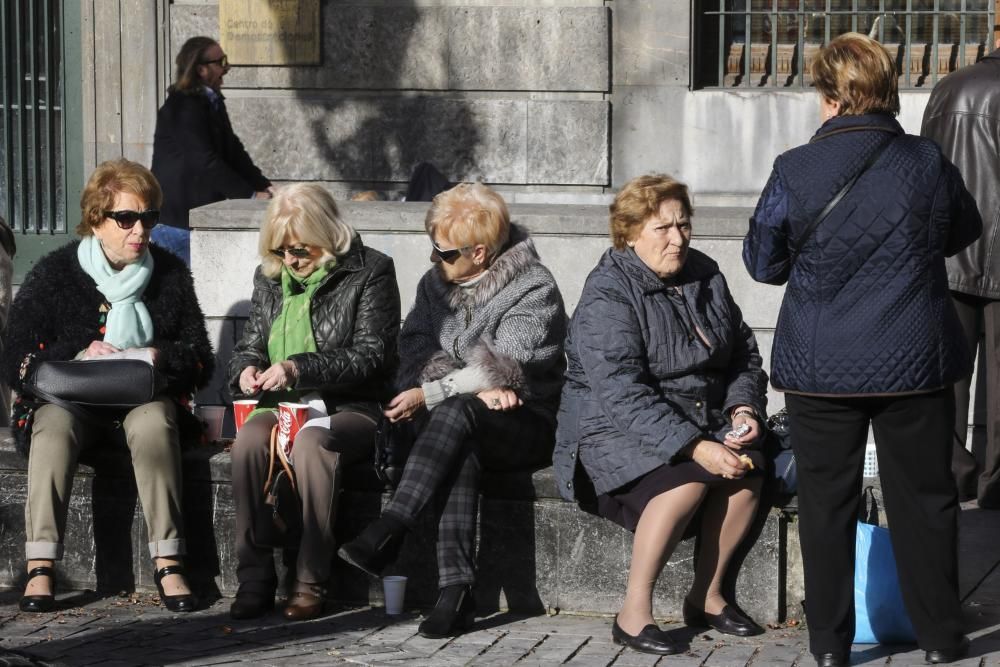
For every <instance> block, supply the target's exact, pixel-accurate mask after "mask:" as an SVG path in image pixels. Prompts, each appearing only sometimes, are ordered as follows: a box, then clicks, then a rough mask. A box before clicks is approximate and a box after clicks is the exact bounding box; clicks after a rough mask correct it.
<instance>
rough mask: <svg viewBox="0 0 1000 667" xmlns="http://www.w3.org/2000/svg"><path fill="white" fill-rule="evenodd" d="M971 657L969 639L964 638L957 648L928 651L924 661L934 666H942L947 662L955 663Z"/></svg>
mask: <svg viewBox="0 0 1000 667" xmlns="http://www.w3.org/2000/svg"><path fill="white" fill-rule="evenodd" d="M967 655H969V638H968V637H962V641H960V642H959V643H958V646H956V647H955V648H939V649H934V650H932V651H927V653H926V654H925V655H924V659H925V660H926V661H927V662H929V663H930V664H932V665H941V664H944V663H946V662H955V661H956V660H961V659H962V658H964V657H965V656H967Z"/></svg>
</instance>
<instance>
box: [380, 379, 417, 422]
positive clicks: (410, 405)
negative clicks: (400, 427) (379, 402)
mask: <svg viewBox="0 0 1000 667" xmlns="http://www.w3.org/2000/svg"><path fill="white" fill-rule="evenodd" d="M424 404H425V401H424V390H423V389H421V388H420V387H414V388H413V389H407V390H406V391H403V392H400V393H399V394H398V395H397V396H396V397H395V398H394V399H392V400H391V401H389V406H388V407H387V408H386V410H385V412H384V413H383V414H384V415H385V416H386V417H388V418H389V421H391V422H393V423H395V422H398V421H409V420H410V419H413V415H415V414H416V413H417V412H418V411H419V410H420V409H421V408H423V407H424Z"/></svg>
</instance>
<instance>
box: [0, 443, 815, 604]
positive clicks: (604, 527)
mask: <svg viewBox="0 0 1000 667" xmlns="http://www.w3.org/2000/svg"><path fill="white" fill-rule="evenodd" d="M94 453H96V454H97V456H92V457H91V458H90V459H88V461H87V462H86V464H85V465H81V467H80V469H79V471H78V473H77V475H76V479H75V482H74V488H73V499H72V503H71V509H70V516H69V525H68V527H67V534H66V558H65V560H64V561H63V562H62V563H60V565H59V577H60V585H61V586H64V587H70V588H92V589H97V590H101V591H108V592H117V591H122V590H126V591H131V590H134V589H144V590H150V589H153V588H154V585H153V581H152V572H151V569H152V568H151V564H150V563H149V559H148V556H147V551H146V546H145V545H146V542H147V539H146V535H145V533H146V528H145V523H144V521H143V518H142V514H141V508H140V507H138V503H137V501H136V492H135V482H134V478H133V477H132V472H131V466H130V465H129V463H128V459H127V454H125V452H124V451H120V452H116V451H111V450H104V451H98V452H94ZM229 472H230V468H229V455H228V453H226V452H224V451H222V450H221V449H220V448H218V447H200V448H192V449H188V450H187V451H186V452H185V455H184V476H185V485H184V515H185V522H186V525H187V538H188V546H189V553H188V558H187V564H188V567H189V569H190V571H191V575H192V580H193V581H194V582H195V584H196V585H197V587H198V588H199V589H200V590H201V591H203V592H205V593H207V594H209V595H213V594H222V595H232V594H233V593H234V592H235V591H236V588H237V582H236V578H235V570H236V561H235V554H234V546H233V531H234V512H233V498H232V487H231V485H230V478H229ZM344 484H345V490H344V492H343V495H342V497H341V501H340V505H339V510H338V515H339V520H338V524H337V536H338V542H342V541H344V540H346V539H350V537H352V536H353V535H356V534H357V532H358V531H360V530H361V529H362V528H363V527H364V526H365V525H367V524H368V523H369V522H370V521H372V520H374V519H375V518H377V517H378V515H379V513H380V511H381V507H382V505H383V504H384V502H385V501H386V500H387V495H386V494H384V493H383V492H382V490H381V489H380V488H379V486H378V483H377V481H376V480H375V479H374V474H373V473H372V471H371V469H370V467H369V466H356V467H354V468H351V469H348V470H347V471H346V473H345V475H344ZM0 485H2V488H4V489H5V493H4V494H3V495H2V496H0V554H2V558H3V567H2V568H0V586H20V584H21V580H22V578H23V567H24V561H23V558H24V546H23V545H24V500H25V495H26V492H27V477H26V462H25V461H24V460H23V459H22V458H21V457H20V456H18V455H17V454H16V453H15V452H14V448H13V440H12V438H11V437H10V436H9V431H7V430H6V429H3V430H0ZM483 491H484V495H483V499H482V502H481V504H480V516H479V523H480V531H479V545H478V554H479V555H478V560H479V562H478V566H479V573H480V574H479V583H478V585H477V596H478V602H479V605H480V609H481V611H485V610H490V609H499V608H510V609H514V610H517V611H535V612H538V611H544V610H556V609H559V610H562V611H568V612H577V613H601V614H609V613H614V612H616V611H617V609H618V605H619V604H620V602H621V596H622V594H623V591H624V590H625V578H626V573H627V567H628V562H629V558H630V550H631V538H632V536H631V534H629V533H628V532H626V531H624V530H622V529H620V528H619V527H617V526H615V525H614V524H612V523H610V522H608V521H605V520H603V519H600V518H597V517H595V516H592V515H590V514H586V513H584V512H582V511H580V510H579V509H578V508H577V507H576V506H575V505H573V504H571V503H567V502H564V501H562V500H560V499H559V498H558V494H557V493H556V488H555V482H554V479H553V476H552V470H551V468H547V469H544V470H541V471H537V472H534V473H532V472H524V473H520V474H512V475H496V476H487V477H486V478H485V479H484V480H483ZM762 519H763V520H762V521H761V523H760V525H759V526H758V527H757V530H758V531H759V537H758V539H757V541H756V543H755V544H754V546H753V547H752V548H751V549H750V550H749V552H748V553H746V554H744V555H743V556H742V558H743V560H742V568H741V569H740V571H739V577H738V579H737V580H736V589H737V595H738V599H739V602H740V604H741V606H743V608H744V609H746V610H747V611H748V612H749V613H751V614H752V615H753V616H754V617H755V618H756V619H757V620H758V621H760V622H773V621H777V620H779V619H780V618H782V617H783V615H784V613H785V605H786V598H787V596H786V581H785V579H786V577H785V571H786V564H785V561H786V552H788V551H789V549H788V544H789V536H790V535H791V534H792V532H791V531H790V530H789V526H794V523H793V521H792V520H791V519H790V517H789V516H788V515H786V514H785V513H782V512H780V511H777V510H773V511H771V512H770V513H769V514H767V515H766V516H764V517H762ZM434 535H435V522H434V520H433V518H431V517H428V518H427V519H425V521H424V523H423V525H422V526H421V528H420V529H419V530H417V531H415V532H414V533H413V534H411V535H410V536H409V537H408V538H407V540H408V543H407V545H406V547H405V549H404V557H403V558H402V559H401V562H400V563H398V564H397V565H396V566H395V567H396V569H397V571H398V572H401V573H406V574H408V575H409V576H410V577H411V579H410V582H411V583H410V586H409V587H408V593H407V596H408V599H409V600H411V601H412V602H414V603H416V604H425V605H430V604H433V602H434V600H435V599H436V576H437V573H436V568H435V559H434ZM694 548H695V544H694V540H689V541H687V542H684V543H683V544H681V546H680V547H679V548H678V549H677V551H676V553H675V554H674V557H673V558H672V559H671V561H670V563H669V564H668V565H667V567H666V569H665V570H664V573H663V576H662V577H661V578H660V582H659V584H658V588H657V594H656V609H657V613H658V614H662V615H670V616H675V617H676V616H678V615H679V614H680V608H681V603H682V601H683V596H684V594H685V593H686V592H687V590H688V588H689V587H690V584H691V579H692V568H691V563H692V562H693V558H694ZM794 551H796V552H797V548H795V549H794ZM331 557H333V555H332V554H331ZM281 560H282V559H281V558H278V562H279V572H281V571H282V568H281V565H280V563H281ZM377 583H378V582H377V581H375V580H371V579H370V578H369V577H366V576H364V575H362V574H360V573H359V572H357V571H356V570H354V569H353V568H350V567H348V566H346V565H344V564H342V563H340V562H339V561H337V562H335V564H334V570H333V577H332V582H331V587H332V592H333V593H332V594H333V595H334V596H335V597H337V598H339V599H343V600H351V601H362V602H364V601H374V600H378V599H380V596H381V591H380V589H379V587H378V586H377Z"/></svg>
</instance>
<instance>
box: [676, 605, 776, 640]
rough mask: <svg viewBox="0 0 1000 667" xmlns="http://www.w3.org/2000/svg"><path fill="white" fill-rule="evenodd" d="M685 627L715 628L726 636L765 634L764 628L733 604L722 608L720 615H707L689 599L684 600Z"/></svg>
mask: <svg viewBox="0 0 1000 667" xmlns="http://www.w3.org/2000/svg"><path fill="white" fill-rule="evenodd" d="M684 625H689V626H692V627H695V628H714V629H715V630H718V631H719V632H721V633H723V634H726V635H735V636H737V637H753V636H754V635H762V634H764V628H762V627H760V626H759V625H757V623H756V622H755V621H754V620H753V619H752V618H750V617H749V616H747V615H746V614H744V613H742V612H741V611H740V610H739V609H737V608H736V607H734V606H733V605H731V604H727V605H726V606H725V607H723V608H722V612H721V613H719V614H706V613H705V611H704V610H703V609H698V608H697V607H695V606H694V605H693V604H691V602H689V601H688V599H687V598H685V599H684Z"/></svg>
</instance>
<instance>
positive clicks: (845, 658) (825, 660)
mask: <svg viewBox="0 0 1000 667" xmlns="http://www.w3.org/2000/svg"><path fill="white" fill-rule="evenodd" d="M813 657H814V658H816V665H817V667H847V665H849V664H851V655H850V654H849V653H847V654H844V653H817V654H816V655H814V656H813Z"/></svg>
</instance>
